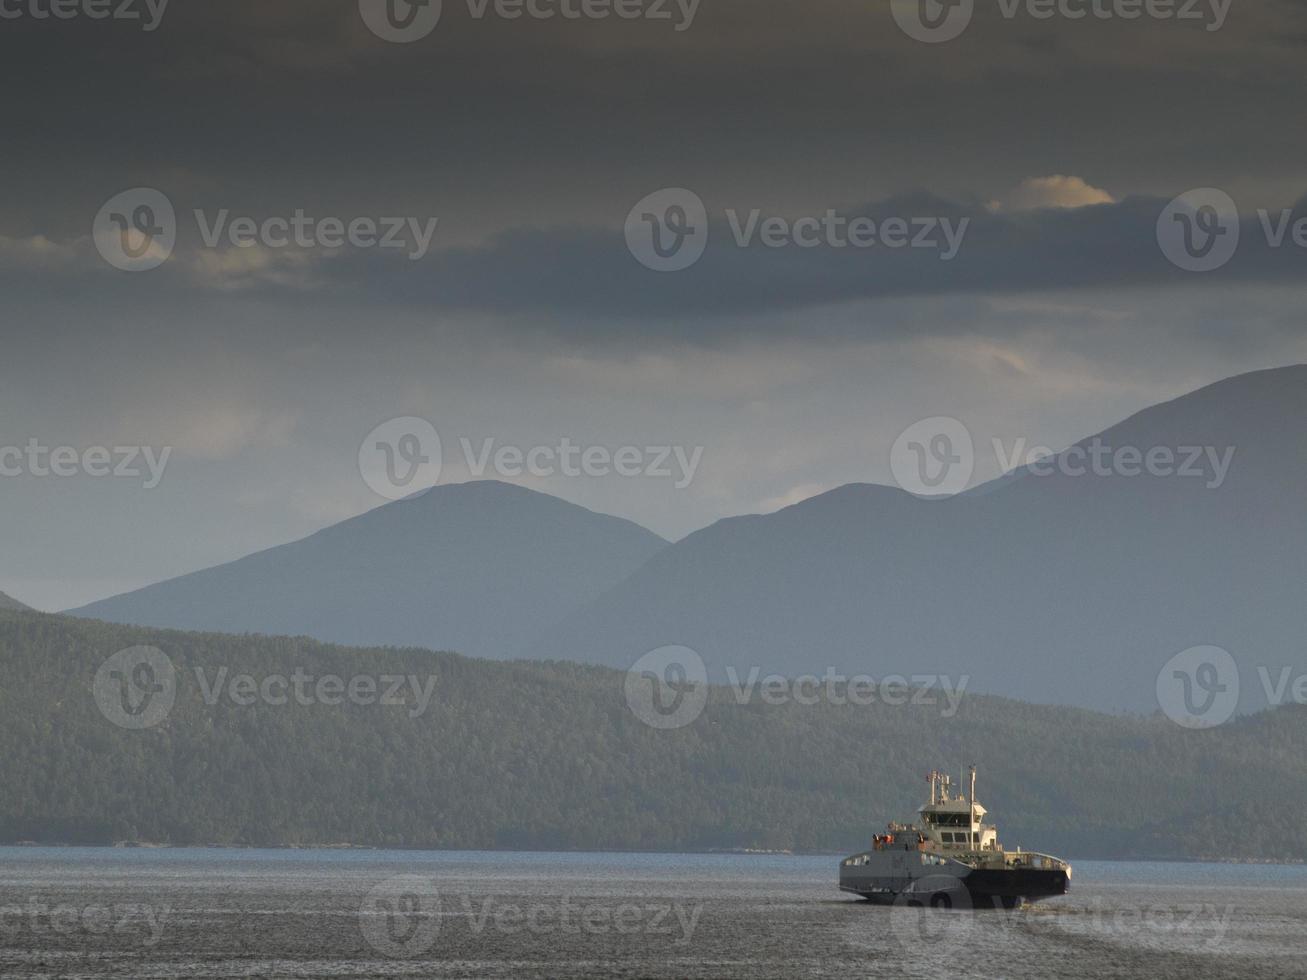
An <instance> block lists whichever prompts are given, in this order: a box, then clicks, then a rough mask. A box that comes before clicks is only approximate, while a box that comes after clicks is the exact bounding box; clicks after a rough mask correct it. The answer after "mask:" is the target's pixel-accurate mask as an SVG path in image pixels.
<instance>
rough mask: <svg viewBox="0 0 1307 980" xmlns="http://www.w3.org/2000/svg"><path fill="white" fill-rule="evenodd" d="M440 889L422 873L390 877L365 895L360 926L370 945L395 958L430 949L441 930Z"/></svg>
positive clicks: (408, 957) (384, 954)
mask: <svg viewBox="0 0 1307 980" xmlns="http://www.w3.org/2000/svg"><path fill="white" fill-rule="evenodd" d="M440 912H441V909H440V892H439V891H438V890H437V888H436V883H435V882H434V881H433V880H432V879H430V878H424V877H422V876H421V875H397V876H395V877H393V878H387V879H386V880H385V881H383V882H382V883H381V884H379V885H377V886H375V887H374V888H372V889H371V890H370V891H369V892H368V893H367V895H366V896H364V899H363V904H362V905H361V906H360V907H359V930H360V931H361V932H362V933H363V938H364V939H365V940H366V941H367V943H368V945H369V946H371V947H372V948H373V949H375V950H376V951H377V952H378V953H380V954H381V955H383V956H388V957H390V958H392V959H412V958H413V957H416V956H421V955H423V954H424V953H427V952H429V951H430V950H431V948H432V947H433V946H435V944H436V939H437V937H438V936H439V934H440Z"/></svg>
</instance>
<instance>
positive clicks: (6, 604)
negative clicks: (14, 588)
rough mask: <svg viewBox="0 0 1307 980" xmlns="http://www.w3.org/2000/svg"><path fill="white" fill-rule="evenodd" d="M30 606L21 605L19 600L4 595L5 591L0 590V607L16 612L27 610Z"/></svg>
mask: <svg viewBox="0 0 1307 980" xmlns="http://www.w3.org/2000/svg"><path fill="white" fill-rule="evenodd" d="M31 608H32V607H31V606H25V605H23V604H22V603H21V602H19V601H18V600H17V599H15V598H13V597H12V596H8V595H5V593H3V592H0V609H9V610H13V611H17V612H27V611H30V610H31Z"/></svg>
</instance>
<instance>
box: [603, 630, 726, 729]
mask: <svg viewBox="0 0 1307 980" xmlns="http://www.w3.org/2000/svg"><path fill="white" fill-rule="evenodd" d="M623 690H624V693H625V694H626V704H627V707H629V708H630V709H631V713H632V714H634V715H635V716H636V717H637V718H639V719H640V720H641V721H642V722H644V723H645V724H646V725H648V726H649V727H650V728H656V729H658V730H660V731H670V730H673V729H677V728H685V727H686V726H687V725H691V724H693V723H694V721H695V719H697V718H698V717H699V715H701V714H703V709H704V708H705V707H706V706H707V704H708V669H707V667H705V666H704V662H703V658H702V657H700V656H699V654H698V653H696V652H695V651H693V650H691V649H690V648H689V647H682V646H666V647H659V648H658V649H657V650H650V651H649V652H648V653H646V654H645V655H644V656H642V657H641V658H640V659H639V660H637V661H636V662H635V663H634V664H632V665H631V669H630V670H628V671H627V672H626V678H625V681H624V683H623Z"/></svg>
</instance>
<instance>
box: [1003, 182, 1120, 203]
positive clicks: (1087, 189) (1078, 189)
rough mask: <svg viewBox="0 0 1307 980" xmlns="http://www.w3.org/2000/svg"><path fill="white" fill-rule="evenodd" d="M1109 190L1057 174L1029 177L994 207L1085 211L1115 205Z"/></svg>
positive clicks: (1114, 199)
mask: <svg viewBox="0 0 1307 980" xmlns="http://www.w3.org/2000/svg"><path fill="white" fill-rule="evenodd" d="M1115 203H1116V198H1114V197H1113V196H1112V195H1111V194H1109V193H1108V192H1107V191H1105V190H1101V189H1100V188H1097V187H1093V186H1092V185H1090V184H1087V183H1086V182H1085V181H1084V179H1083V178H1080V177H1068V176H1064V175H1063V174H1053V175H1052V176H1051V177H1027V178H1026V179H1025V180H1023V181H1022V182H1021V183H1020V184H1019V185H1018V186H1017V188H1016V189H1015V190H1013V191H1012V192H1011V193H1010V194H1008V195H1007V196H1006V197H1005V198H1003V199H1002V200H999V201H995V202H993V203H992V204H991V208H992V210H995V211H1034V210H1036V209H1038V208H1083V207H1087V206H1088V205H1090V204H1115Z"/></svg>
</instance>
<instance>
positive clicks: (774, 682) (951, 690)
mask: <svg viewBox="0 0 1307 980" xmlns="http://www.w3.org/2000/svg"><path fill="white" fill-rule="evenodd" d="M726 681H727V683H726V687H727V690H729V691H730V693H731V698H732V699H733V700H734V701H735V703H736V704H753V703H755V702H756V703H761V704H766V705H771V706H779V705H786V704H797V705H801V706H804V707H811V706H813V705H817V704H831V705H836V706H840V705H846V704H853V705H859V706H861V707H866V706H867V705H872V704H876V703H877V702H879V703H880V704H884V705H887V706H889V707H892V708H899V707H904V706H905V705H914V706H917V707H934V706H937V705H939V704H940V695H941V694H942V695H943V710H941V711H940V717H941V718H952V717H953V716H954V715H956V714H957V713H958V709H959V708H960V707H961V706H962V700H963V697H964V695H965V694H966V690H967V685H969V684H970V683H971V678H970V676H968V675H965V674H964V675H963V676H961V677H959V678H958V679H957V681H956V682H955V681H954V680H953V678H951V677H949V676H947V675H941V674H912V675H911V676H903V675H901V674H889V675H886V676H885V677H882V678H881V679H880V680H877V679H876V678H874V677H870V676H868V675H866V674H855V675H853V676H851V677H850V676H848V675H846V674H843V673H841V672H840V671H839V670H838V669H836V668H835V667H827V668H826V672H825V673H824V674H822V675H821V676H820V677H818V676H817V675H816V674H804V675H802V676H799V677H795V678H793V679H791V678H788V677H784V676H782V675H780V674H770V675H768V676H767V677H763V676H762V670H761V669H760V668H758V667H753V668H750V670H749V672H748V673H747V674H746V675H744V676H743V677H741V675H740V672H739V671H738V670H737V669H736V668H735V667H727V668H726Z"/></svg>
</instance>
